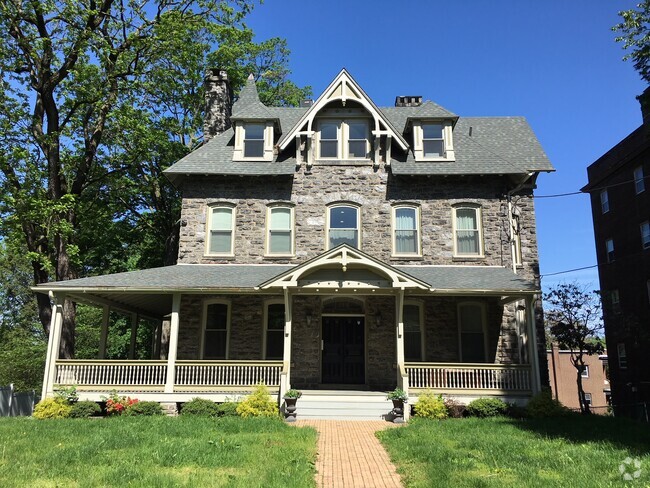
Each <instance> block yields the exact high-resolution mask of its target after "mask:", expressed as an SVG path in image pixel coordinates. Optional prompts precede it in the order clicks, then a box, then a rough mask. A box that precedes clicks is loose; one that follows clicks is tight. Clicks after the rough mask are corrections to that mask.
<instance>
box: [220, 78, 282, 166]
mask: <svg viewBox="0 0 650 488" xmlns="http://www.w3.org/2000/svg"><path fill="white" fill-rule="evenodd" d="M232 111H233V114H232V116H231V121H232V124H233V128H234V130H235V144H234V151H233V161H272V160H273V142H274V140H275V137H276V136H277V135H278V134H279V133H280V122H279V120H278V118H277V117H275V116H274V115H273V114H272V113H271V111H270V110H269V109H268V107H267V106H266V105H264V104H263V103H262V102H261V101H260V97H259V94H258V93H257V86H256V85H255V80H254V78H253V76H252V75H251V76H249V77H248V80H247V81H246V85H245V86H244V88H243V89H242V91H241V93H240V95H239V99H238V100H237V101H236V102H235V104H234V105H233V108H232Z"/></svg>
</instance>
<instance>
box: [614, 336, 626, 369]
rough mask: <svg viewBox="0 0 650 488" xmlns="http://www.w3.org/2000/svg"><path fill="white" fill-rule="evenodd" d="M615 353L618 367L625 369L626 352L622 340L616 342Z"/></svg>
mask: <svg viewBox="0 0 650 488" xmlns="http://www.w3.org/2000/svg"><path fill="white" fill-rule="evenodd" d="M616 353H617V354H618V367H619V368H620V369H627V352H626V351H625V343H624V342H619V343H618V344H616Z"/></svg>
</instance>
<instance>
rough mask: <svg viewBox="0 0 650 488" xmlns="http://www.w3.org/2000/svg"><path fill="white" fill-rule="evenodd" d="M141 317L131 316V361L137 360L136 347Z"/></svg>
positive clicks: (135, 314)
mask: <svg viewBox="0 0 650 488" xmlns="http://www.w3.org/2000/svg"><path fill="white" fill-rule="evenodd" d="M139 322H140V316H139V315H138V314H137V313H132V314H131V344H130V345H129V359H135V346H136V343H137V339H138V324H139Z"/></svg>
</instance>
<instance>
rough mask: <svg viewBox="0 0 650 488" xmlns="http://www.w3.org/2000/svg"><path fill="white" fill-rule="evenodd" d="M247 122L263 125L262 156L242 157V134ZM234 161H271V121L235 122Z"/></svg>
mask: <svg viewBox="0 0 650 488" xmlns="http://www.w3.org/2000/svg"><path fill="white" fill-rule="evenodd" d="M247 124H254V125H264V126H265V128H264V154H263V155H262V157H248V158H247V157H244V136H245V131H246V125H247ZM233 160H234V161H272V160H273V122H271V121H266V120H249V121H237V122H235V147H234V152H233Z"/></svg>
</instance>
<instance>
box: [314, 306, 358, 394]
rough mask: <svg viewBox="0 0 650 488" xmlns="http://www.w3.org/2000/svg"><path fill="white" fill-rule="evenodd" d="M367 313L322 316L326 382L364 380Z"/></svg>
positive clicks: (324, 381)
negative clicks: (360, 314) (365, 322)
mask: <svg viewBox="0 0 650 488" xmlns="http://www.w3.org/2000/svg"><path fill="white" fill-rule="evenodd" d="M364 336H365V334H364V317H328V316H325V317H323V335H322V337H323V383H329V384H363V383H365V362H364V357H365V350H364V343H365V340H364Z"/></svg>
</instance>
